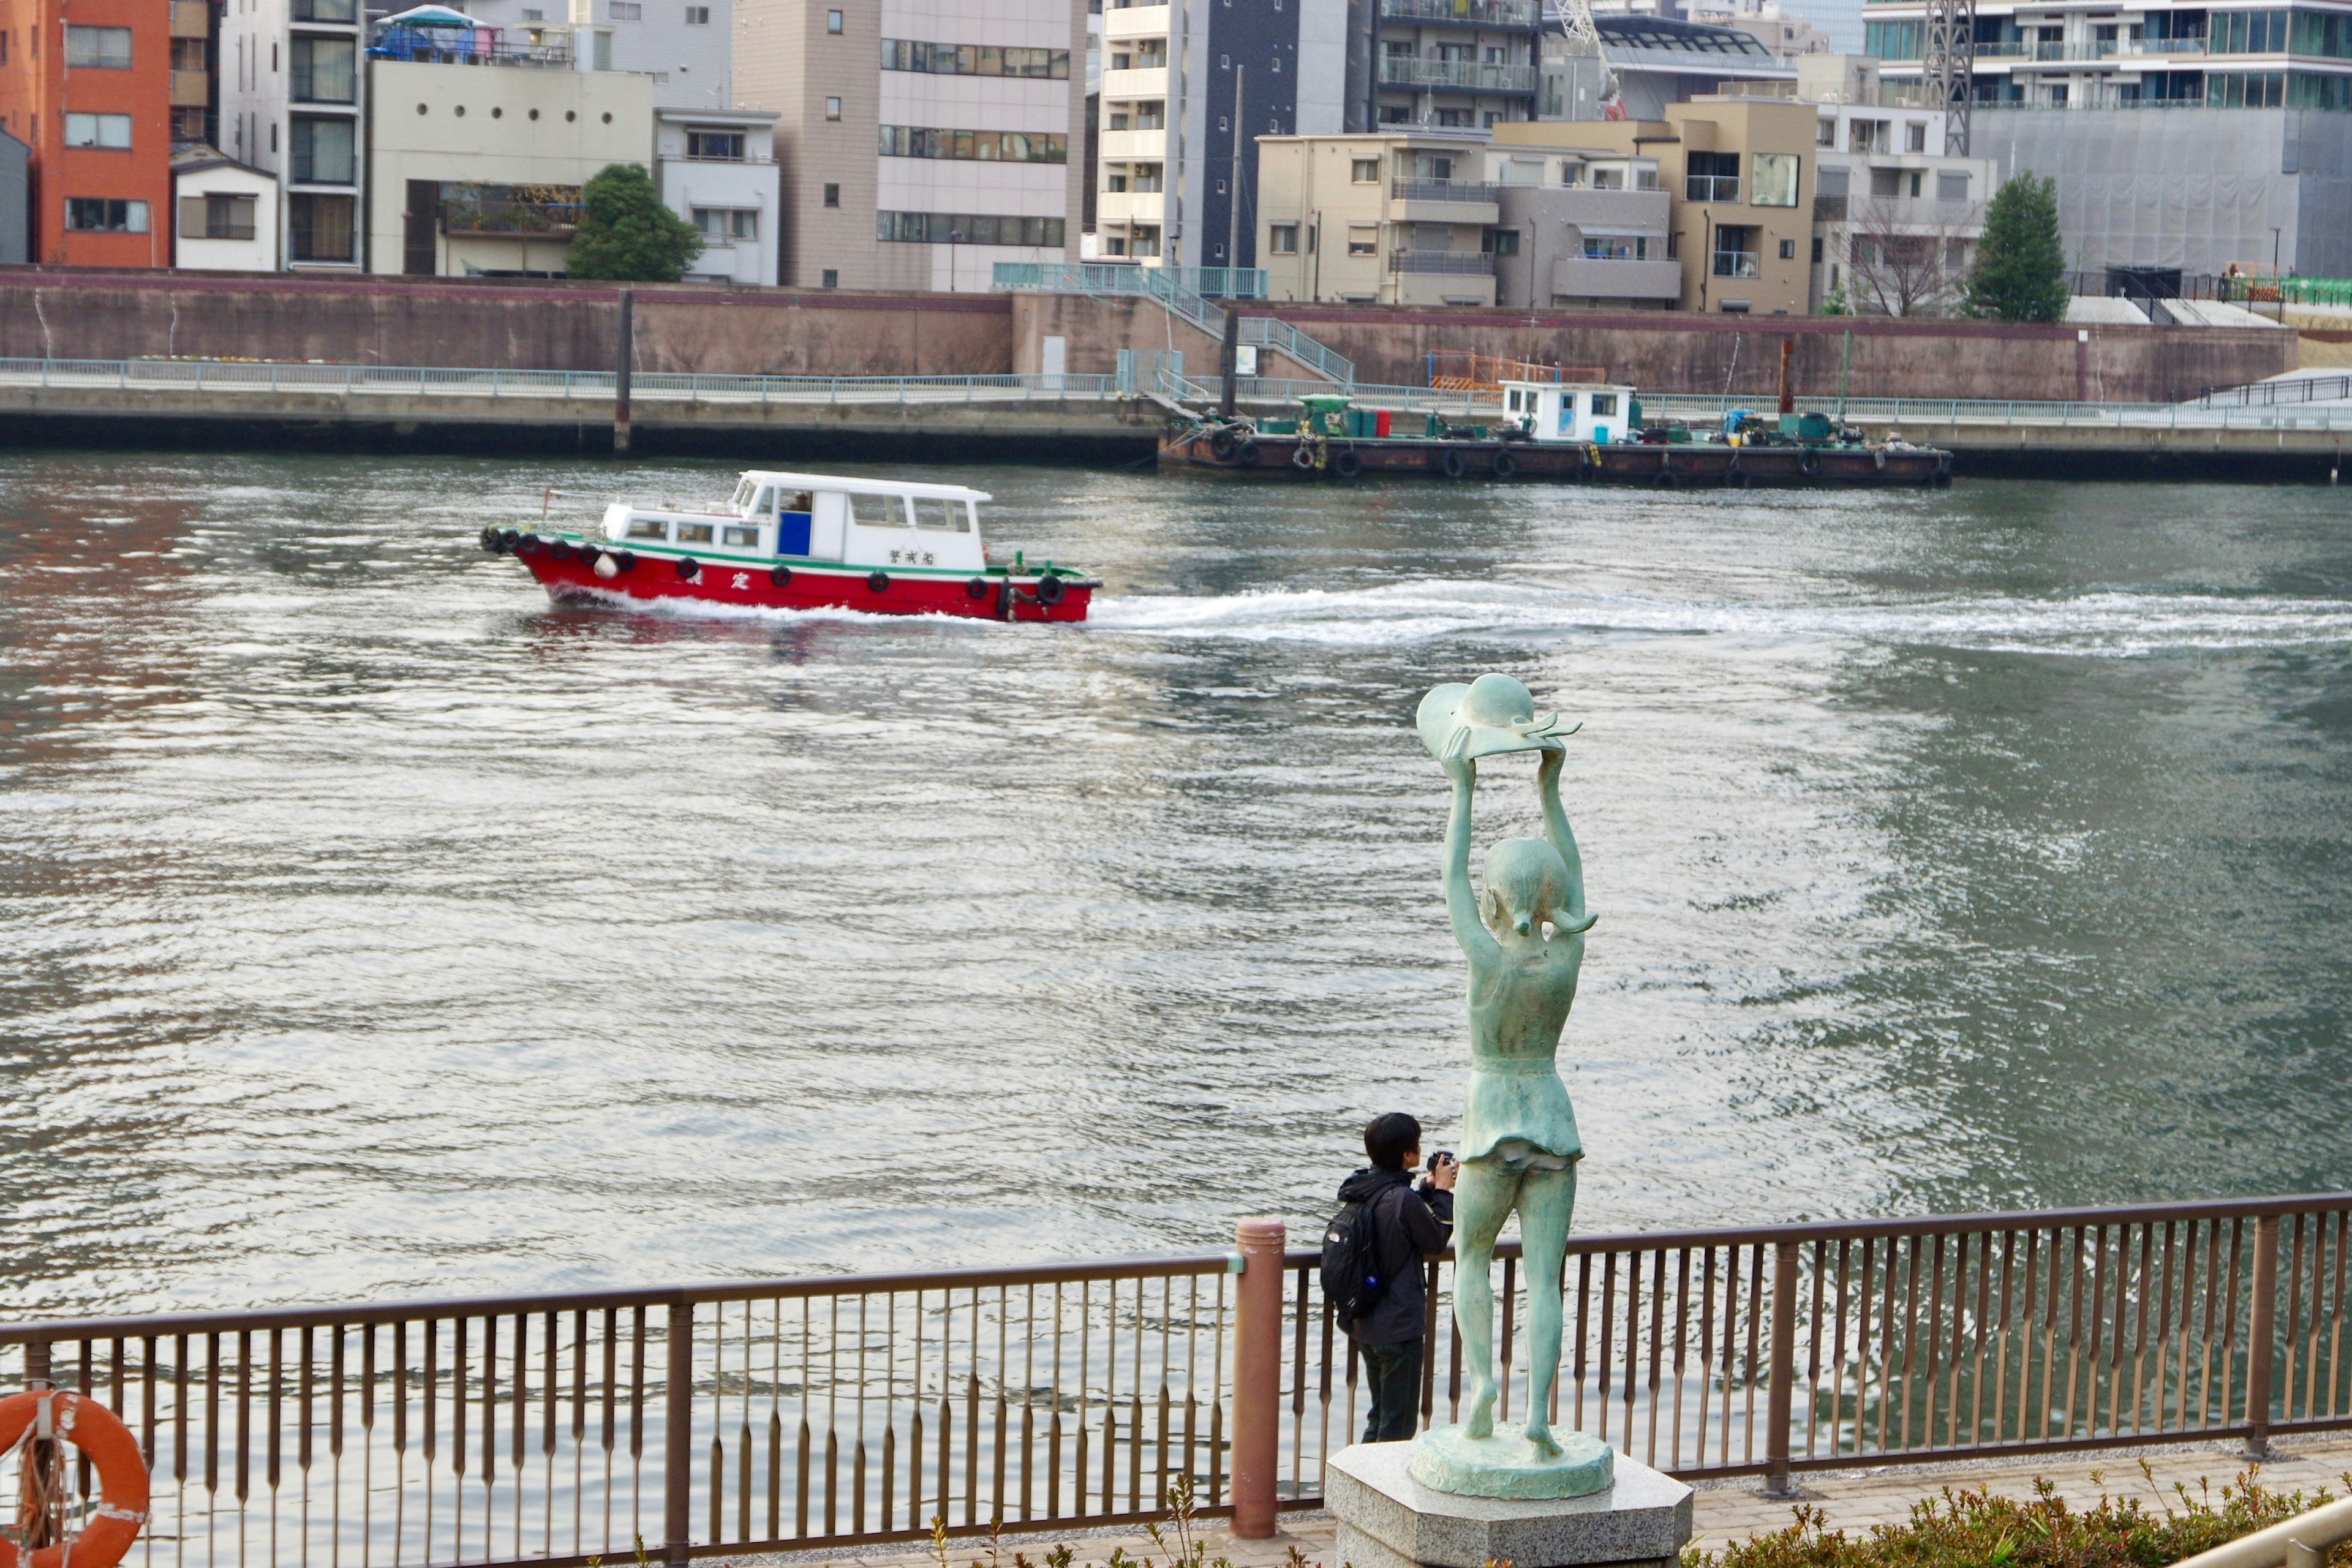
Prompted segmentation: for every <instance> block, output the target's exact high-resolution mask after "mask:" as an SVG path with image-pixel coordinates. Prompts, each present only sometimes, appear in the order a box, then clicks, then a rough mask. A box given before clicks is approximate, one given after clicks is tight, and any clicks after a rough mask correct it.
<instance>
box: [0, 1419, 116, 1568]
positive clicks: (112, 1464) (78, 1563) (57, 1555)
mask: <svg viewBox="0 0 2352 1568" xmlns="http://www.w3.org/2000/svg"><path fill="white" fill-rule="evenodd" d="M45 1403H46V1404H47V1405H48V1406H49V1409H50V1425H51V1429H52V1431H54V1433H55V1434H56V1435H57V1436H58V1437H60V1438H63V1439H64V1440H66V1441H67V1442H69V1443H71V1444H72V1445H73V1446H74V1447H77V1448H79V1449H80V1450H81V1453H82V1456H83V1458H87V1459H89V1462H90V1463H91V1464H92V1465H95V1466H96V1467H97V1468H98V1479H99V1502H98V1507H97V1508H96V1510H93V1511H92V1512H91V1514H90V1518H89V1523H88V1524H86V1525H84V1526H82V1530H81V1533H80V1534H79V1535H77V1536H75V1537H74V1538H73V1540H72V1542H70V1543H69V1544H68V1545H65V1546H44V1547H41V1548H39V1549H37V1551H35V1552H32V1553H30V1556H31V1560H32V1561H31V1564H30V1568H67V1560H68V1552H70V1553H71V1560H72V1568H114V1565H115V1564H116V1563H120V1562H121V1561H122V1559H123V1557H124V1556H125V1555H126V1554H127V1553H128V1552H130V1550H131V1542H133V1541H136V1540H138V1539H139V1527H140V1526H141V1525H143V1524H145V1523H146V1522H147V1465H146V1461H145V1460H143V1459H142V1458H140V1457H139V1440H138V1439H137V1438H135V1437H133V1436H131V1428H129V1427H128V1426H124V1425H123V1424H122V1422H121V1418H120V1417H118V1416H117V1415H115V1414H114V1412H113V1411H111V1410H109V1409H108V1408H107V1407H106V1406H105V1405H100V1403H99V1402H98V1401H97V1400H95V1399H92V1398H90V1397H89V1395H87V1394H68V1393H64V1392H59V1393H55V1394H39V1393H26V1394H11V1395H9V1396H8V1397H7V1398H5V1399H0V1453H6V1452H8V1451H9V1450H10V1449H12V1448H14V1447H16V1444H17V1441H18V1440H19V1439H20V1438H22V1437H23V1436H25V1433H26V1429H27V1428H29V1427H31V1426H33V1425H34V1424H35V1423H36V1422H37V1420H38V1419H39V1418H40V1415H41V1406H42V1405H43V1404H45ZM0 1568H26V1553H25V1552H23V1551H22V1550H20V1549H19V1548H18V1547H17V1546H16V1543H15V1542H9V1541H5V1540H0Z"/></svg>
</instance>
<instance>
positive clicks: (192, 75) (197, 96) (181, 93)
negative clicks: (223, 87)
mask: <svg viewBox="0 0 2352 1568" xmlns="http://www.w3.org/2000/svg"><path fill="white" fill-rule="evenodd" d="M212 95H213V79H212V73H211V72H210V71H173V73H172V106H173V108H174V109H202V108H203V107H204V106H205V104H208V103H210V102H211V101H212V100H213V97H212Z"/></svg>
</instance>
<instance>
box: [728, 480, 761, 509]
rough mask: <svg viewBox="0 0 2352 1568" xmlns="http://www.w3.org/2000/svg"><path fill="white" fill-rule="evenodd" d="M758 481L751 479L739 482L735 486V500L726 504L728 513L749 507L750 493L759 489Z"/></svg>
mask: <svg viewBox="0 0 2352 1568" xmlns="http://www.w3.org/2000/svg"><path fill="white" fill-rule="evenodd" d="M759 483H760V481H759V480H757V479H742V480H740V481H739V482H738V483H737V484H736V486H735V499H734V500H730V501H729V502H728V503H727V510H730V511H741V510H743V509H744V508H745V507H747V506H749V505H751V492H752V491H753V490H754V489H757V488H758V487H759Z"/></svg>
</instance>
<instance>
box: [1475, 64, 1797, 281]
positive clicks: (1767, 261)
mask: <svg viewBox="0 0 2352 1568" xmlns="http://www.w3.org/2000/svg"><path fill="white" fill-rule="evenodd" d="M1819 121H1820V116H1819V115H1818V114H1817V113H1816V111H1815V110H1814V106H1813V105H1811V104H1810V103H1796V102H1791V101H1790V100H1785V99H1768V98H1733V97H1700V98H1695V99H1692V100H1690V101H1689V102H1687V103H1672V104H1668V105H1666V106H1665V118H1664V120H1662V121H1643V120H1618V121H1608V120H1604V121H1580V122H1578V123H1577V124H1576V125H1575V126H1574V132H1575V136H1576V139H1577V140H1578V141H1580V142H1584V143H1586V144H1587V145H1590V146H1595V147H1600V148H1604V149H1607V150H1610V151H1612V152H1616V153H1623V154H1626V155H1629V156H1631V155H1635V154H1641V155H1646V156H1648V157H1652V158H1654V159H1656V161H1657V170H1658V180H1659V184H1662V185H1663V186H1664V188H1665V191H1666V193H1667V195H1669V196H1670V197H1671V198H1672V203H1673V226H1672V228H1671V230H1670V232H1669V234H1668V237H1667V242H1666V244H1667V258H1668V259H1671V260H1673V261H1675V262H1676V263H1677V264H1678V265H1679V268H1680V271H1681V274H1682V289H1681V297H1680V300H1679V301H1678V302H1679V304H1680V307H1681V308H1682V309H1683V310H1705V311H1708V312H1712V313H1717V314H1725V315H1758V316H1771V315H1800V316H1801V315H1803V314H1805V313H1806V312H1807V310H1808V309H1809V306H1810V302H1811V281H1812V240H1813V189H1814V187H1813V176H1814V169H1813V159H1814V154H1815V151H1816V141H1817V127H1818V124H1819ZM1564 129H1566V128H1565V127H1560V126H1555V125H1498V126H1496V128H1495V139H1496V145H1497V146H1498V147H1508V146H1520V145H1541V144H1543V143H1545V142H1549V141H1551V140H1553V139H1555V138H1557V137H1558V136H1559V134H1560V133H1561V132H1562V131H1563V130H1564Z"/></svg>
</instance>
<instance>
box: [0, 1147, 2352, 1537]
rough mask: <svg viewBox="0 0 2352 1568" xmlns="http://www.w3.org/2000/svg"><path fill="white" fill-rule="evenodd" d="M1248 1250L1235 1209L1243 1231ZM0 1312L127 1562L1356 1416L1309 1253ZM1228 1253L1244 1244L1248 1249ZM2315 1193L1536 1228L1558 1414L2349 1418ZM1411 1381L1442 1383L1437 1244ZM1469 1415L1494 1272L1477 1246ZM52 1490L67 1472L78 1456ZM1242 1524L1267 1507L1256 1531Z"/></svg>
mask: <svg viewBox="0 0 2352 1568" xmlns="http://www.w3.org/2000/svg"><path fill="white" fill-rule="evenodd" d="M1268 1237H1273V1239H1272V1240H1271V1241H1269V1239H1268ZM1242 1239H1243V1244H1244V1250H1243V1251H1236V1252H1233V1253H1222V1254H1220V1253H1212V1254H1202V1255H1197V1256H1192V1257H1181V1258H1142V1259H1133V1260H1127V1261H1117V1262H1095V1263H1073V1264H1064V1265H1055V1266H1049V1267H1045V1268H1013V1269H985V1270H965V1271H961V1272H940V1273H928V1274H907V1275H895V1276H849V1277H841V1278H826V1279H782V1280H758V1281H744V1282H738V1283H732V1284H719V1285H708V1286H697V1287H690V1288H664V1289H640V1290H614V1291H601V1292H592V1293H572V1294H562V1295H543V1296H509V1297H478V1298H473V1299H468V1300H446V1301H426V1302H405V1303H392V1304H386V1305H376V1306H344V1307H297V1308H279V1309H271V1310H258V1311H243V1312H205V1313H185V1314H166V1315H156V1316H145V1317H120V1318H98V1319H86V1320H79V1321H26V1322H18V1323H12V1324H7V1325H0V1387H14V1386H19V1385H22V1384H25V1383H26V1382H28V1381H32V1380H39V1379H44V1378H46V1379H51V1380H54V1382H55V1383H56V1384H58V1385H59V1386H66V1387H72V1388H78V1389H80V1390H83V1391H86V1392H88V1393H89V1394H93V1395H95V1396H96V1397H98V1398H99V1399H100V1400H101V1401H103V1402H104V1403H106V1404H108V1405H110V1406H112V1407H113V1408H114V1409H116V1410H117V1411H118V1412H119V1413H120V1414H121V1415H122V1416H123V1417H124V1419H125V1420H126V1421H127V1422H128V1423H129V1424H130V1425H131V1427H132V1429H133V1430H134V1431H135V1432H136V1433H137V1434H138V1435H139V1437H140V1441H141V1444H142V1449H143V1451H144V1453H145V1455H146V1457H147V1459H148V1462H149V1465H150V1467H151V1468H152V1471H153V1473H154V1476H155V1483H156V1484H155V1512H154V1517H153V1519H152V1522H151V1525H150V1527H149V1529H148V1531H147V1532H146V1534H145V1536H144V1538H143V1540H142V1543H141V1544H140V1545H139V1546H138V1547H137V1548H136V1558H135V1560H136V1562H137V1563H139V1564H141V1565H142V1568H163V1565H168V1568H191V1565H193V1564H199V1563H201V1564H203V1565H204V1568H224V1565H226V1564H236V1568H262V1565H268V1568H279V1565H283V1564H298V1563H299V1564H302V1565H304V1568H309V1565H310V1564H314V1563H315V1564H320V1565H322V1568H346V1565H352V1568H402V1565H405V1564H419V1565H442V1564H457V1563H483V1564H510V1563H541V1564H569V1563H585V1562H586V1561H587V1560H589V1559H591V1558H595V1557H614V1556H616V1555H619V1556H626V1555H627V1554H629V1553H630V1552H632V1551H633V1549H634V1543H635V1542H636V1541H637V1540H639V1539H640V1538H642V1539H643V1540H645V1541H646V1542H648V1543H650V1549H652V1550H654V1551H656V1552H657V1553H658V1554H660V1555H662V1556H665V1557H666V1558H667V1560H668V1561H670V1562H672V1563H683V1562H685V1561H686V1560H687V1559H688V1558H689V1557H692V1556H699V1555H709V1554H719V1553H737V1552H751V1551H760V1550H766V1549H785V1548H793V1547H806V1546H816V1545H823V1546H836V1545H839V1546H847V1545H855V1544H859V1543H867V1542H887V1541H894V1540H912V1539H917V1538H919V1537H921V1536H924V1535H926V1534H928V1533H929V1529H930V1526H931V1521H932V1520H933V1519H934V1518H937V1519H940V1520H941V1521H944V1522H945V1523H946V1524H947V1525H948V1527H949V1528H950V1529H951V1530H954V1531H975V1530H984V1529H986V1528H988V1527H989V1526H990V1525H991V1524H992V1523H993V1524H1000V1525H1003V1526H1004V1527H1006V1528H1011V1529H1024V1528H1050V1527H1054V1526H1064V1527H1077V1526H1084V1525H1091V1524H1099V1523H1115V1522H1118V1521H1136V1520H1141V1519H1145V1518H1150V1517H1152V1516H1154V1515H1156V1514H1159V1513H1160V1512H1163V1511H1164V1510H1165V1509H1166V1507H1167V1505H1168V1501H1169V1499H1170V1497H1171V1489H1173V1488H1174V1487H1175V1485H1176V1483H1177V1481H1178V1479H1179V1478H1183V1477H1189V1478H1191V1481H1192V1489H1193V1492H1194V1495H1195V1496H1196V1498H1197V1500H1198V1501H1199V1503H1200V1505H1201V1506H1202V1509H1203V1510H1204V1511H1207V1512H1213V1513H1225V1512H1234V1511H1239V1512H1242V1513H1244V1515H1246V1514H1248V1513H1250V1512H1251V1510H1258V1511H1260V1512H1262V1513H1263V1515H1264V1516H1265V1518H1266V1519H1268V1520H1269V1521H1270V1518H1271V1512H1272V1510H1273V1509H1274V1508H1275V1507H1276V1506H1277V1504H1279V1505H1282V1506H1296V1505H1311V1504H1313V1503H1314V1502H1316V1501H1318V1500H1319V1499H1320V1497H1321V1495H1322V1481H1323V1473H1324V1465H1325V1463H1326V1461H1327V1460H1328V1458H1329V1457H1330V1456H1331V1455H1332V1454H1334V1453H1336V1452H1337V1451H1338V1449H1339V1448H1340V1447H1345V1446H1346V1444H1347V1443H1348V1442H1349V1434H1350V1433H1352V1432H1353V1431H1355V1430H1356V1429H1357V1426H1358V1423H1360V1421H1361V1420H1362V1419H1363V1415H1364V1413H1365V1412H1364V1400H1363V1397H1362V1390H1361V1386H1360V1379H1359V1376H1358V1369H1357V1363H1356V1360H1355V1358H1354V1357H1353V1356H1352V1355H1351V1354H1349V1342H1348V1340H1347V1337H1346V1335H1345V1334H1344V1333H1343V1332H1341V1331H1339V1326H1338V1325H1337V1324H1336V1323H1335V1322H1334V1321H1333V1319H1332V1315H1331V1313H1330V1311H1329V1310H1328V1305H1327V1304H1326V1303H1325V1302H1324V1300H1323V1299H1322V1296H1321V1292H1320V1289H1319V1286H1318V1268H1317V1264H1318V1257H1317V1255H1316V1254H1315V1253H1313V1252H1311V1251H1291V1252H1287V1253H1286V1252H1284V1251H1283V1250H1282V1247H1281V1245H1280V1240H1279V1228H1278V1227H1276V1226H1271V1222H1265V1221H1246V1222H1244V1226H1243V1237H1242ZM1245 1253H1246V1255H1247V1256H1248V1257H1249V1258H1253V1259H1254V1260H1255V1261H1254V1262H1251V1263H1250V1264H1249V1266H1248V1267H1247V1268H1244V1255H1245ZM2348 1261H2352V1194H2319V1195H2313V1196H2303V1197H2291V1198H2271V1199H2260V1200H2246V1201H2217V1202H2208V1203H2195V1204H2180V1205H2147V1206H2139V1207H2129V1208H2096V1209H2074V1210H2059V1211H2049V1212H2041V1213H2026V1214H2005V1215H1957V1216H1940V1217H1931V1218H1923V1219H1910V1220H1889V1221H1878V1222H1868V1223H1855V1222H1846V1221H1830V1222H1822V1223H1819V1224H1808V1225H1798V1226H1769V1227H1761V1228H1754V1229H1742V1230H1703V1231H1688V1232H1680V1233H1673V1234H1666V1235H1637V1236H1587V1237H1575V1238H1573V1239H1572V1240H1571V1243H1570V1255H1569V1259H1568V1263H1567V1267H1566V1270H1565V1278H1564V1279H1563V1280H1562V1281H1561V1282H1560V1283H1561V1288H1562V1290H1563V1294H1564V1301H1563V1313H1564V1337H1563V1344H1562V1350H1561V1356H1560V1364H1559V1382H1558V1384H1557V1386H1556V1388H1555V1392H1554V1394H1553V1409H1554V1413H1555V1419H1556V1420H1557V1421H1558V1422H1559V1423H1560V1424H1562V1425H1564V1426H1570V1427H1573V1428H1576V1429H1579V1430H1583V1431H1589V1432H1592V1433H1594V1434H1596V1435H1598V1436H1601V1437H1604V1438H1605V1439H1607V1440H1608V1441H1609V1442H1611V1443H1612V1444H1613V1445H1615V1446H1616V1447H1618V1448H1620V1449H1621V1450H1622V1451H1623V1452H1625V1453H1626V1454H1628V1455H1629V1456H1631V1457H1633V1458H1638V1459H1640V1460H1642V1461H1643V1462H1644V1463H1647V1464H1651V1465H1654V1466H1655V1467H1657V1468H1661V1469H1665V1470H1669V1471H1672V1472H1674V1473H1675V1474H1677V1475H1682V1476H1688V1477H1699V1476H1737V1475H1759V1476H1762V1477H1763V1478H1764V1479H1765V1480H1766V1483H1767V1485H1768V1487H1770V1488H1773V1489H1785V1488H1786V1487H1787V1485H1788V1482H1789V1478H1790V1473H1791V1472H1793V1471H1802V1470H1806V1469H1828V1468H1837V1467H1841V1466H1856V1465H1871V1466H1875V1465H1883V1464H1886V1463H1890V1462H1901V1461H1911V1460H1925V1459H1937V1458H1961V1457H1979V1456H1991V1455H2004V1454H2007V1455H2030V1454H2038V1453H2054V1452H2061V1451H2065V1450H2069V1449H2080V1448H2089V1447H2128V1446H2130V1445H2134V1444H2141V1443H2151V1442H2168V1441H2179V1440H2181V1439H2184V1438H2233V1439H2242V1440H2243V1441H2244V1442H2245V1443H2246V1444H2247V1445H2248V1446H2249V1447H2250V1448H2251V1449H2252V1450H2254V1451H2260V1449H2261V1448H2262V1447H2263V1445H2264V1444H2265V1443H2266V1442H2267V1440H2268V1439H2269V1438H2270V1436H2272V1435H2273V1434H2278V1433H2287V1432H2301V1431H2315V1430H2320V1429H2326V1428H2340V1427H2352V1359H2347V1353H2346V1352H2347V1347H2346V1345H2345V1342H2344V1341H2345V1331H2346V1327H2347V1310H2346V1291H2347V1284H2352V1277H2347V1262H2348ZM1426 1269H1427V1284H1428V1287H1429V1291H1428V1299H1429V1309H1428V1312H1429V1316H1428V1335H1429V1337H1428V1340H1427V1342H1426V1343H1427V1347H1428V1352H1429V1353H1428V1354H1427V1356H1426V1357H1425V1359H1424V1363H1423V1365H1424V1372H1423V1394H1422V1404H1423V1412H1424V1413H1425V1415H1428V1416H1429V1417H1430V1418H1431V1419H1433V1420H1454V1419H1457V1418H1458V1417H1459V1415H1460V1414H1461V1411H1462V1408H1463V1406H1464V1405H1465V1403H1466V1402H1467V1399H1468V1397H1469V1392H1470V1391H1469V1390H1468V1388H1467V1386H1466V1384H1465V1372H1464V1367H1463V1362H1462V1345H1461V1342H1460V1340H1459V1339H1458V1338H1457V1337H1456V1335H1455V1334H1454V1330H1453V1326H1452V1321H1451V1311H1450V1308H1451V1299H1452V1289H1453V1261H1452V1258H1451V1255H1450V1254H1448V1255H1444V1256H1440V1257H1435V1258H1430V1259H1429V1260H1428V1262H1427V1264H1426ZM1500 1273H1501V1289H1500V1290H1499V1292H1498V1297H1497V1299H1498V1300H1500V1301H1501V1302H1502V1303H1503V1304H1504V1307H1503V1311H1502V1314H1501V1326H1500V1331H1499V1333H1498V1335H1497V1340H1496V1348H1497V1360H1498V1364H1499V1368H1500V1373H1501V1375H1500V1380H1499V1381H1500V1387H1501V1392H1502V1405H1503V1411H1502V1414H1503V1415H1505V1417H1506V1418H1507V1417H1508V1416H1509V1415H1510V1414H1511V1413H1512V1412H1514V1411H1517V1412H1524V1410H1525V1408H1526V1402H1527V1399H1528V1386H1529V1382H1528V1371H1529V1366H1528V1360H1529V1358H1528V1302H1529V1291H1530V1289H1542V1288H1543V1287H1544V1282H1542V1281H1530V1280H1528V1279H1527V1278H1526V1276H1525V1271H1524V1269H1523V1268H1522V1266H1521V1259H1520V1258H1519V1256H1518V1252H1517V1247H1516V1245H1515V1244H1507V1245H1506V1246H1505V1247H1502V1248H1501V1249H1500ZM7 1481H8V1478H7V1477H6V1475H5V1473H0V1487H5V1485H6V1484H7ZM78 1486H79V1493H78V1495H79V1498H80V1499H81V1500H82V1504H83V1506H85V1507H87V1506H88V1504H89V1500H90V1489H91V1481H90V1478H89V1474H88V1471H87V1469H86V1468H84V1469H83V1470H82V1471H81V1472H80V1474H79V1478H78ZM1268 1527H1269V1528H1270V1524H1269V1526H1268Z"/></svg>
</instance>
